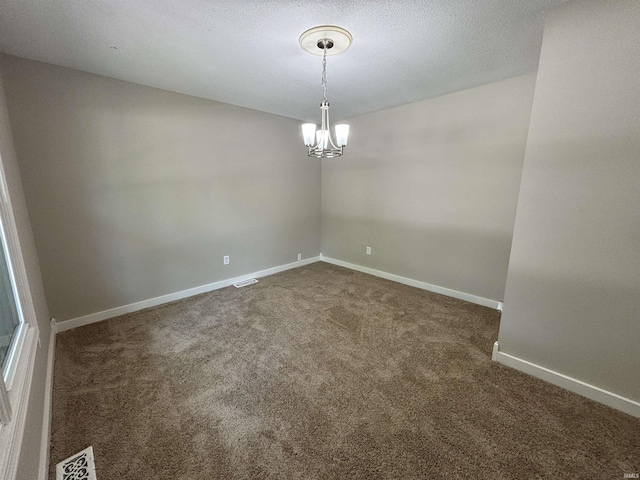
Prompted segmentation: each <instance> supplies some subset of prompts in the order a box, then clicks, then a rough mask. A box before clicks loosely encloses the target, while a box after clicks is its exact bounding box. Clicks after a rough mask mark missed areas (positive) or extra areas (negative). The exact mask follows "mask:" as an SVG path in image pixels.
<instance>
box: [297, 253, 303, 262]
mask: <svg viewBox="0 0 640 480" xmlns="http://www.w3.org/2000/svg"><path fill="white" fill-rule="evenodd" d="M300 260H302V254H301V253H299V254H298V261H300Z"/></svg>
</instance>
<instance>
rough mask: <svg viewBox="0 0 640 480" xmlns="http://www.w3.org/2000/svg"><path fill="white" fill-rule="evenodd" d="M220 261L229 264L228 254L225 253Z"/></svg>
mask: <svg viewBox="0 0 640 480" xmlns="http://www.w3.org/2000/svg"><path fill="white" fill-rule="evenodd" d="M222 263H224V264H225V265H229V255H225V256H224V257H223V259H222Z"/></svg>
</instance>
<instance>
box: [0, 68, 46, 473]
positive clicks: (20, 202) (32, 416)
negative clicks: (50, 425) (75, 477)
mask: <svg viewBox="0 0 640 480" xmlns="http://www.w3.org/2000/svg"><path fill="white" fill-rule="evenodd" d="M1 73H2V72H1V70H0V157H1V158H2V166H3V168H4V171H5V175H6V180H7V184H8V190H9V197H10V198H11V205H12V206H13V215H14V218H15V221H16V227H17V230H18V238H19V240H20V248H21V249H22V256H23V259H24V264H25V270H26V274H27V280H28V282H29V288H30V290H31V295H32V299H33V303H34V307H35V312H36V318H37V321H38V328H39V331H40V332H39V333H40V346H39V347H38V350H37V352H36V359H35V365H34V371H33V379H32V382H31V393H30V397H29V405H28V407H27V420H26V426H25V432H24V437H23V440H22V450H21V455H20V463H19V464H18V479H23V480H33V479H34V478H37V477H38V465H39V461H40V442H41V438H42V428H43V412H44V390H45V386H46V381H45V379H46V374H47V349H48V347H49V337H50V335H51V329H50V324H49V308H48V307H47V301H46V299H45V294H44V288H43V286H42V276H41V274H40V266H39V264H38V255H37V252H36V247H35V244H34V241H33V233H32V231H31V223H30V221H29V213H28V212H27V205H26V202H25V198H24V192H23V189H22V180H21V177H20V170H19V168H18V163H17V160H16V153H15V149H14V144H13V137H12V133H11V127H10V121H9V116H8V110H7V105H6V101H5V95H4V88H3V78H2V75H1Z"/></svg>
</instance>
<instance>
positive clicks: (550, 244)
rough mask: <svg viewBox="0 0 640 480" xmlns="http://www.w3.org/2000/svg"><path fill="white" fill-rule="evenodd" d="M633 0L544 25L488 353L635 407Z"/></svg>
mask: <svg viewBox="0 0 640 480" xmlns="http://www.w3.org/2000/svg"><path fill="white" fill-rule="evenodd" d="M639 32H640V3H639V2H637V0H622V1H617V0H616V1H614V0H606V1H583V2H577V3H572V4H570V5H568V6H567V7H565V8H561V9H560V10H557V11H554V12H553V13H552V14H551V15H550V16H549V18H548V20H547V25H546V29H545V33H544V41H543V46H542V54H541V58H540V67H539V71H538V80H537V84H536V89H535V97H534V102H533V111H532V117H531V128H530V132H529V139H528V143H527V152H526V157H525V162H524V168H523V176H522V186H521V189H520V197H519V201H518V212H517V217H516V223H515V230H514V238H513V249H512V253H511V261H510V264H509V272H508V276H507V288H506V297H505V305H504V314H503V317H502V322H501V326H500V337H499V342H500V350H501V351H503V352H505V353H508V354H511V355H514V356H516V357H519V358H522V359H524V360H528V361H530V362H533V363H535V364H538V365H541V366H543V367H547V368H549V369H551V370H555V371H557V372H560V373H562V374H565V375H568V376H570V377H574V378H576V379H579V380H582V381H584V382H587V383H590V384H593V385H595V386H597V387H600V388H603V389H605V390H609V391H612V392H615V393H617V394H619V395H622V396H625V397H627V398H630V399H633V400H636V401H640V373H639V369H638V365H639V359H638V340H639V339H640V80H639V79H640V62H639V61H638V52H639V50H638V45H640V34H639Z"/></svg>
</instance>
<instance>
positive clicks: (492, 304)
mask: <svg viewBox="0 0 640 480" xmlns="http://www.w3.org/2000/svg"><path fill="white" fill-rule="evenodd" d="M320 260H321V261H323V262H327V263H331V264H332V265H338V266H340V267H345V268H349V269H351V270H357V271H358V272H362V273H368V274H369V275H374V276H376V277H380V278H384V279H386V280H391V281H393V282H398V283H402V284H404V285H409V286H411V287H416V288H421V289H422V290H428V291H430V292H434V293H439V294H441V295H446V296H448V297H453V298H457V299H459V300H465V301H467V302H471V303H475V304H477V305H482V306H483V307H489V308H493V309H495V310H498V309H499V308H498V307H501V306H502V302H499V301H498V300H491V299H489V298H484V297H479V296H477V295H472V294H470V293H465V292H459V291H458V290H453V289H451V288H445V287H440V286H438V285H433V284H431V283H426V282H421V281H420V280H413V279H412V278H407V277H401V276H400V275H395V274H393V273H387V272H383V271H381V270H376V269H374V268H369V267H363V266H361V265H356V264H355V263H349V262H344V261H342V260H336V259H335V258H331V257H325V256H324V255H322V254H320Z"/></svg>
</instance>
